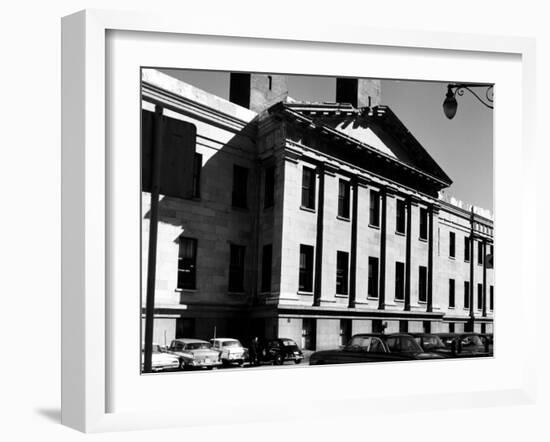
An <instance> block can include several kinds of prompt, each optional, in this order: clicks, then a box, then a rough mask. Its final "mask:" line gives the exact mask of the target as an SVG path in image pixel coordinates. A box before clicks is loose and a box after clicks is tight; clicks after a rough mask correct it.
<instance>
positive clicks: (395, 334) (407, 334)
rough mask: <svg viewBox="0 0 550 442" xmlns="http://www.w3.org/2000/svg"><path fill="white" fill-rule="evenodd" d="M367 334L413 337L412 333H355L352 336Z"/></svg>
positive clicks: (365, 335) (382, 336) (378, 336)
mask: <svg viewBox="0 0 550 442" xmlns="http://www.w3.org/2000/svg"><path fill="white" fill-rule="evenodd" d="M367 336H374V337H377V338H389V337H397V336H408V337H411V336H412V335H411V334H410V333H358V334H356V335H353V336H352V338H355V337H367Z"/></svg>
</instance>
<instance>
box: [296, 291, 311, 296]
mask: <svg viewBox="0 0 550 442" xmlns="http://www.w3.org/2000/svg"><path fill="white" fill-rule="evenodd" d="M296 293H297V294H298V295H305V296H313V292H308V291H303V290H298V291H297V292H296Z"/></svg>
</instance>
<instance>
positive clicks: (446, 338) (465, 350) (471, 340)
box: [438, 332, 492, 358]
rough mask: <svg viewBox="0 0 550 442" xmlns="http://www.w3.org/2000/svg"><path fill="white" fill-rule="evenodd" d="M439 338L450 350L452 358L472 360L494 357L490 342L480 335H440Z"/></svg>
mask: <svg viewBox="0 0 550 442" xmlns="http://www.w3.org/2000/svg"><path fill="white" fill-rule="evenodd" d="M438 336H439V337H440V338H441V340H442V341H443V343H444V344H445V346H446V347H447V348H448V349H449V350H450V352H451V357H454V358H471V357H481V356H491V355H492V352H491V351H490V346H489V342H488V340H486V339H485V338H483V337H482V335H481V334H479V333H471V332H466V333H438Z"/></svg>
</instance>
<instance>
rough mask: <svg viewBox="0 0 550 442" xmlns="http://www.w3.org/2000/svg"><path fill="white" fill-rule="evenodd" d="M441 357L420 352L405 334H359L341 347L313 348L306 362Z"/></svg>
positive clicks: (345, 362)
mask: <svg viewBox="0 0 550 442" xmlns="http://www.w3.org/2000/svg"><path fill="white" fill-rule="evenodd" d="M443 358H444V356H442V355H439V354H437V353H432V352H426V351H424V350H423V349H422V347H420V345H419V344H418V343H417V342H416V341H415V339H414V338H413V337H412V336H411V335H409V334H403V333H391V334H387V335H386V334H382V333H363V334H358V335H354V336H353V337H352V338H351V340H350V341H349V343H348V345H346V346H344V347H343V348H341V349H338V350H323V351H316V352H315V353H313V354H312V355H311V357H310V359H309V364H310V365H322V364H349V363H355V362H384V361H404V360H412V359H443Z"/></svg>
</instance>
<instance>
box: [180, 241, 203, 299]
mask: <svg viewBox="0 0 550 442" xmlns="http://www.w3.org/2000/svg"><path fill="white" fill-rule="evenodd" d="M183 241H190V242H191V243H192V250H193V252H192V255H193V257H192V258H182V257H181V253H182V246H183ZM197 250H198V240H197V238H191V237H188V236H183V235H180V236H179V238H178V270H177V271H178V277H177V281H176V287H177V288H178V290H196V289H197ZM184 259H185V260H189V259H191V260H192V263H191V267H192V270H183V268H182V267H183V264H182V262H183V261H184ZM184 271H188V272H190V273H191V275H192V284H191V286H187V287H186V286H184V284H183V283H180V282H183V279H184V277H183V276H180V275H182V272H184Z"/></svg>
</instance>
